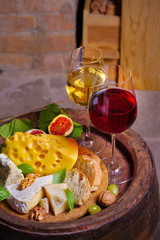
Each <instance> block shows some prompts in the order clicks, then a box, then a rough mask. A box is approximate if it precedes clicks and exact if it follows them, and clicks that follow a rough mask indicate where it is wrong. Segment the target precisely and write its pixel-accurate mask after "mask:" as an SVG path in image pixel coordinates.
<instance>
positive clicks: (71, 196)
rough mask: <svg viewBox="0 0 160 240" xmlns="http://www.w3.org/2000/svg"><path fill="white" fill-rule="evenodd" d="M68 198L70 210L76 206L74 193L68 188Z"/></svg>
mask: <svg viewBox="0 0 160 240" xmlns="http://www.w3.org/2000/svg"><path fill="white" fill-rule="evenodd" d="M67 200H68V205H69V209H70V211H71V210H72V209H73V208H74V195H73V193H72V192H71V191H70V190H69V189H68V188H67Z"/></svg>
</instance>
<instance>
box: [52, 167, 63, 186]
mask: <svg viewBox="0 0 160 240" xmlns="http://www.w3.org/2000/svg"><path fill="white" fill-rule="evenodd" d="M65 177H66V168H64V169H60V170H58V171H57V172H55V174H54V175H53V181H52V183H53V184H57V183H63V182H64V179H65Z"/></svg>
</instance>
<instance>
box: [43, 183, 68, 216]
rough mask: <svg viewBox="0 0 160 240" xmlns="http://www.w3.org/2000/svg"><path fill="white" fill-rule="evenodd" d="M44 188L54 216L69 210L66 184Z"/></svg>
mask: <svg viewBox="0 0 160 240" xmlns="http://www.w3.org/2000/svg"><path fill="white" fill-rule="evenodd" d="M44 188H45V191H46V195H47V198H48V200H49V203H50V206H51V208H52V211H53V213H54V214H55V215H58V214H59V213H61V212H64V211H66V210H68V209H69V205H68V199H67V192H66V189H67V184H66V183H60V184H51V185H45V186H44Z"/></svg>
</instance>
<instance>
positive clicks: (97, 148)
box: [76, 132, 107, 154]
mask: <svg viewBox="0 0 160 240" xmlns="http://www.w3.org/2000/svg"><path fill="white" fill-rule="evenodd" d="M76 141H77V143H78V144H79V145H81V146H83V147H85V148H88V149H89V150H91V151H92V152H94V153H95V154H99V153H100V152H102V151H103V150H104V149H105V148H106V147H107V140H106V139H105V138H103V137H102V136H99V135H97V134H95V133H91V135H90V137H87V136H86V133H85V132H84V133H82V134H81V136H80V137H79V138H78V139H77V140H76Z"/></svg>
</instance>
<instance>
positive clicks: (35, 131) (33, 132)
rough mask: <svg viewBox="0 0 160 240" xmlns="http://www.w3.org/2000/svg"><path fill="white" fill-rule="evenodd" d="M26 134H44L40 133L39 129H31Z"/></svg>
mask: <svg viewBox="0 0 160 240" xmlns="http://www.w3.org/2000/svg"><path fill="white" fill-rule="evenodd" d="M27 132H28V133H30V134H32V135H37V134H46V133H45V132H44V131H42V130H40V129H31V130H28V131H27Z"/></svg>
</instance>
